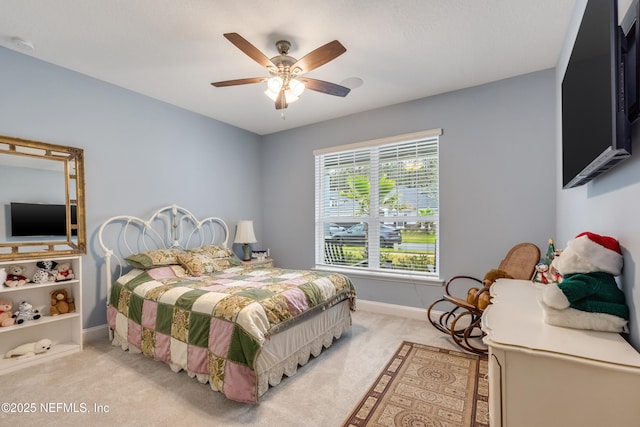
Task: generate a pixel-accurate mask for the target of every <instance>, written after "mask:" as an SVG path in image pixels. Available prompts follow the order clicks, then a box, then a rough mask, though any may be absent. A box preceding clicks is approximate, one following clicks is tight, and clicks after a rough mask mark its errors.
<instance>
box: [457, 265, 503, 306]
mask: <svg viewBox="0 0 640 427" xmlns="http://www.w3.org/2000/svg"><path fill="white" fill-rule="evenodd" d="M498 279H513V276H511V275H510V274H509V273H507V272H506V271H503V270H499V269H497V268H494V269H492V270H489V271H488V272H487V274H485V275H484V278H483V280H482V284H483V285H484V287H485V288H488V287H489V286H491V285H492V284H493V282H495V281H496V280H498ZM480 291H481V289H478V288H470V289H469V290H468V291H467V302H468V303H469V304H471V305H475V306H476V307H477V308H479V309H480V310H484V309H485V308H487V306H488V305H489V304H490V303H491V295H490V294H489V292H482V293H481V294H480V295H479V296H478V292H480ZM476 298H477V302H476Z"/></svg>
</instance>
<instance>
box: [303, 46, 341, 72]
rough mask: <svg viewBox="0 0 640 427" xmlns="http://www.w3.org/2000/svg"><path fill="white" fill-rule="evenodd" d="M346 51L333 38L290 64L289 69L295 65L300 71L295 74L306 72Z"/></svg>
mask: <svg viewBox="0 0 640 427" xmlns="http://www.w3.org/2000/svg"><path fill="white" fill-rule="evenodd" d="M346 51H347V49H346V48H345V47H344V46H342V44H340V42H339V41H338V40H334V41H332V42H329V43H327V44H325V45H324V46H320V47H319V48H317V49H316V50H314V51H312V52H309V53H308V54H306V55H305V56H303V57H302V58H300V59H299V60H298V61H297V62H296V63H295V64H293V65H292V66H291V69H292V70H295V69H296V67H297V68H300V70H301V71H299V72H297V74H303V73H308V72H309V71H311V70H313V69H316V68H318V67H319V66H321V65H324V64H326V63H327V62H329V61H331V60H333V59H335V58H337V57H338V56H340V55H342V54H343V53H345V52H346Z"/></svg>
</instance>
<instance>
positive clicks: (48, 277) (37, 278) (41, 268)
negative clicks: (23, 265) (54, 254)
mask: <svg viewBox="0 0 640 427" xmlns="http://www.w3.org/2000/svg"><path fill="white" fill-rule="evenodd" d="M56 265H57V263H56V262H55V261H38V262H37V263H36V267H38V269H37V270H36V272H35V273H34V275H33V283H45V282H53V281H54V277H55V276H54V273H53V269H54V268H55V266H56Z"/></svg>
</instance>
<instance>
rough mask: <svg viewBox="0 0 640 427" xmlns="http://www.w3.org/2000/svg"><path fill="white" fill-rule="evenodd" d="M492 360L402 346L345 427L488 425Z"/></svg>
mask: <svg viewBox="0 0 640 427" xmlns="http://www.w3.org/2000/svg"><path fill="white" fill-rule="evenodd" d="M487 369H488V366H487V357H486V356H477V355H472V354H467V353H462V352H459V351H453V350H445V349H442V348H437V347H432V346H428V345H423V344H416V343H412V342H409V341H405V342H403V343H402V345H401V346H400V348H399V349H398V351H397V352H396V354H395V355H394V356H393V357H392V358H391V361H389V363H388V364H387V366H386V367H385V368H384V370H383V371H382V373H381V374H380V375H379V376H378V378H377V379H376V381H375V382H374V384H373V386H372V387H371V389H370V390H369V391H368V392H367V394H366V395H365V396H364V397H363V398H362V400H361V401H360V403H359V404H358V406H356V408H355V409H354V410H353V412H352V413H351V415H349V417H348V418H347V420H346V421H345V422H344V424H343V427H355V426H358V427H362V426H367V427H382V426H384V427H394V426H402V427H412V426H413V427H417V426H420V427H423V426H425V427H426V426H428V427H431V426H433V427H452V426H461V427H487V426H488V425H489V404H488V398H489V384H488V382H487Z"/></svg>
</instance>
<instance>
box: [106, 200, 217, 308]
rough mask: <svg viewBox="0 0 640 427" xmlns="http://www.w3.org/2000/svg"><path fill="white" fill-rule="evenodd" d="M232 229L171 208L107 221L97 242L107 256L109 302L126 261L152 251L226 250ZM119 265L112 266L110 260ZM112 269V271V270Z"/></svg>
mask: <svg viewBox="0 0 640 427" xmlns="http://www.w3.org/2000/svg"><path fill="white" fill-rule="evenodd" d="M228 241H229V227H227V224H226V223H225V222H224V221H223V220H222V219H220V218H217V217H208V218H205V219H203V220H198V219H197V218H196V217H195V216H194V215H193V214H192V213H191V212H189V211H188V210H187V209H185V208H183V207H180V206H177V205H169V206H165V207H162V208H160V209H158V210H157V211H155V212H154V213H153V214H152V215H151V216H150V217H149V219H147V220H144V219H141V218H138V217H135V216H128V215H120V216H114V217H112V218H109V219H108V220H106V221H105V222H104V223H103V224H102V225H101V226H100V229H99V230H98V242H99V244H100V247H101V248H102V251H103V253H104V257H105V269H106V279H107V300H108V298H109V293H110V291H111V284H112V282H113V280H115V279H116V278H117V277H119V276H120V275H122V274H123V272H124V268H125V267H126V262H125V258H126V257H127V256H129V255H133V254H136V253H139V252H144V251H149V250H153V249H168V248H181V249H189V248H194V247H198V246H203V245H220V246H224V247H227V244H228ZM112 257H113V258H115V260H116V261H117V265H115V266H113V267H112V264H111V258H112ZM112 268H113V270H112Z"/></svg>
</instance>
